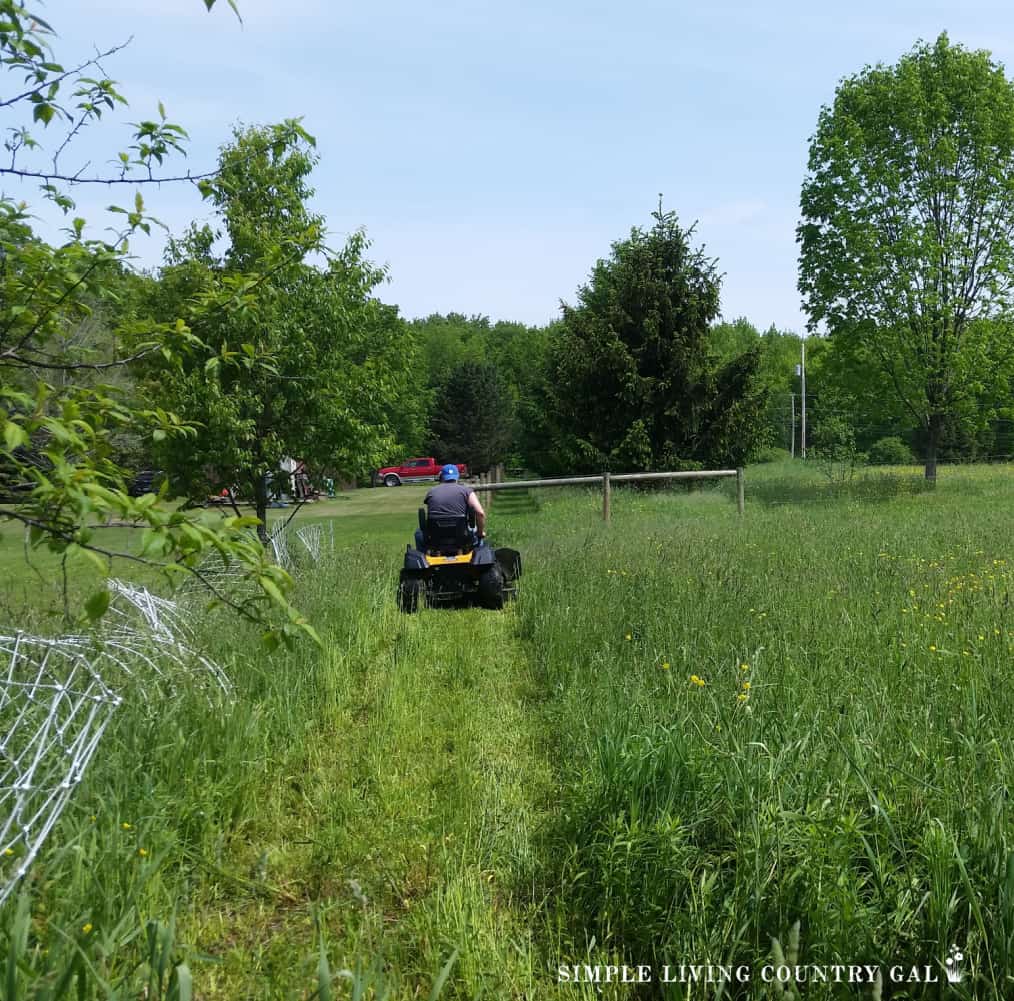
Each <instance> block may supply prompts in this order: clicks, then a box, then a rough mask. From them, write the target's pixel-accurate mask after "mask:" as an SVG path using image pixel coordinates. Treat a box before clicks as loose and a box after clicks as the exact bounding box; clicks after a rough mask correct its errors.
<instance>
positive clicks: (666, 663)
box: [662, 661, 670, 671]
mask: <svg viewBox="0 0 1014 1001" xmlns="http://www.w3.org/2000/svg"><path fill="white" fill-rule="evenodd" d="M669 666H670V665H669V661H666V662H665V663H664V664H663V665H662V670H663V671H668V670H669Z"/></svg>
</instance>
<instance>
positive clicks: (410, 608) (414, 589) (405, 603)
mask: <svg viewBox="0 0 1014 1001" xmlns="http://www.w3.org/2000/svg"><path fill="white" fill-rule="evenodd" d="M425 600H426V582H425V581H422V580H403V581H402V582H401V583H400V584H399V585H398V610H399V611H401V612H405V613H406V614H408V615H411V614H412V612H418V611H419V609H420V608H421V607H422V606H423V604H424V603H425Z"/></svg>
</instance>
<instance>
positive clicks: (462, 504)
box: [423, 483, 475, 518]
mask: <svg viewBox="0 0 1014 1001" xmlns="http://www.w3.org/2000/svg"><path fill="white" fill-rule="evenodd" d="M473 493H475V491H474V490H473V489H472V488H471V487H466V486H465V485H464V484H463V483H440V484H438V485H437V486H435V487H433V489H432V490H430V491H429V493H427V494H426V498H425V500H424V501H423V503H424V504H425V505H426V507H427V509H428V510H429V516H430V517H431V518H464V517H466V516H467V514H468V498H469V497H470V496H471V495H472V494H473Z"/></svg>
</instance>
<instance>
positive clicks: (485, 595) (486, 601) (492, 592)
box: [479, 563, 504, 608]
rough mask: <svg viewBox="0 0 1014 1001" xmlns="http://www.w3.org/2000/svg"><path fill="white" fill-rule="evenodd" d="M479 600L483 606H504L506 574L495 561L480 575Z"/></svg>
mask: <svg viewBox="0 0 1014 1001" xmlns="http://www.w3.org/2000/svg"><path fill="white" fill-rule="evenodd" d="M479 601H480V602H482V607H483V608H503V603H504V576H503V571H502V570H501V569H500V567H499V566H497V565H496V564H495V563H494V564H493V566H491V567H489V568H488V569H486V570H483V572H482V575H481V576H480V577H479Z"/></svg>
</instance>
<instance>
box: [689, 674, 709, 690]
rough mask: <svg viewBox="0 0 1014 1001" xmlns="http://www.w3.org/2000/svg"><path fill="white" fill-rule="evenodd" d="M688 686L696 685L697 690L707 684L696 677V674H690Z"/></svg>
mask: <svg viewBox="0 0 1014 1001" xmlns="http://www.w3.org/2000/svg"><path fill="white" fill-rule="evenodd" d="M690 684H692V685H697V687H698V688H703V687H704V686H705V685H706V684H707V682H706V681H705V680H704V679H703V678H699V677H697V675H696V674H691V675H690Z"/></svg>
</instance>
